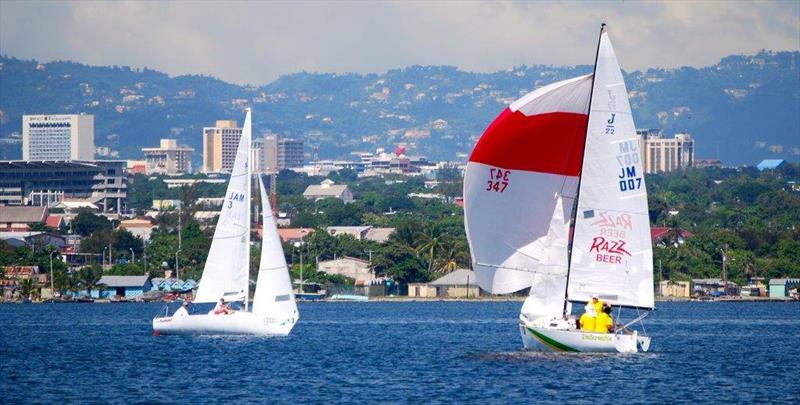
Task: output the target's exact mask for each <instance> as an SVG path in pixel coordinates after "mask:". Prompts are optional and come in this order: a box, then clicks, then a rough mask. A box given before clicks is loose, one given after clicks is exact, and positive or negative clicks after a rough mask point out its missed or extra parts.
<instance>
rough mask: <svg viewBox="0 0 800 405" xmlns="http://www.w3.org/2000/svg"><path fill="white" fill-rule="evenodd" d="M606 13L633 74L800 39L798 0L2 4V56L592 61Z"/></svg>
mask: <svg viewBox="0 0 800 405" xmlns="http://www.w3.org/2000/svg"><path fill="white" fill-rule="evenodd" d="M603 21H604V22H607V23H609V25H610V27H611V35H612V38H613V40H614V45H615V48H616V50H617V54H618V56H619V58H620V62H621V64H622V66H623V68H625V69H626V70H635V69H646V68H648V67H679V66H684V65H690V66H705V65H709V64H713V63H715V62H717V61H718V60H719V59H720V58H721V57H723V56H726V55H729V54H738V53H754V52H757V51H758V50H760V49H773V50H798V49H800V2H795V1H769V2H739V1H737V2H725V1H707V2H702V1H692V2H689V1H685V2H684V1H670V2H630V1H629V2H625V1H604V2H594V1H587V2H563V3H561V2H559V3H556V2H495V1H472V2H450V1H447V2H428V1H402V2H391V1H388V2H360V1H359V2H333V1H324V2H313V1H300V2H285V3H284V2H214V1H205V2H116V1H115V2H101V1H80V2H66V1H62V2H53V1H47V2H35V1H34V2H30V1H29V2H12V1H0V52H2V53H4V54H7V55H11V56H15V57H19V58H34V59H37V60H40V61H51V60H74V61H78V62H82V63H88V64H97V65H131V66H137V67H144V66H147V67H150V68H154V69H158V70H162V71H165V72H168V73H170V74H172V75H177V74H185V73H202V74H211V75H214V76H217V77H220V78H222V79H223V80H226V81H230V82H235V83H254V84H263V83H267V82H269V81H272V80H274V79H276V78H277V77H278V76H280V75H282V74H287V73H292V72H296V71H300V70H306V71H323V72H350V71H355V72H379V71H384V70H387V69H391V68H397V67H403V66H408V65H413V64H423V65H424V64H446V65H454V66H458V67H459V68H461V69H465V70H470V71H495V70H500V69H507V68H510V67H512V66H516V65H521V64H529V65H530V64H540V63H543V64H557V65H562V64H568V65H573V64H591V63H592V61H593V56H594V48H595V46H596V40H597V31H598V29H599V23H600V22H603Z"/></svg>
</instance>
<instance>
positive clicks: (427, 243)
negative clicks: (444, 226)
mask: <svg viewBox="0 0 800 405" xmlns="http://www.w3.org/2000/svg"><path fill="white" fill-rule="evenodd" d="M442 236H443V235H442V230H441V229H440V228H439V227H438V226H437V225H436V224H429V225H428V226H427V227H425V230H423V231H422V232H420V233H418V234H417V247H416V249H414V251H415V252H416V253H417V256H419V255H420V254H421V253H422V252H424V251H427V252H428V273H429V274H432V273H433V262H434V260H435V258H436V249H437V248H438V247H439V243H440V242H441V240H442Z"/></svg>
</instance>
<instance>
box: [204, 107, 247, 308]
mask: <svg viewBox="0 0 800 405" xmlns="http://www.w3.org/2000/svg"><path fill="white" fill-rule="evenodd" d="M251 131H252V130H251V122H250V112H249V111H248V113H247V116H246V117H245V120H244V126H243V127H242V137H241V138H240V139H239V146H238V148H237V149H236V159H235V161H234V163H233V169H232V170H231V178H230V181H229V182H228V189H227V190H226V191H225V200H224V204H223V206H222V210H221V211H220V213H219V219H218V220H217V227H216V229H215V231H214V239H212V241H211V249H210V250H209V251H208V258H207V259H206V264H205V267H204V268H203V277H202V278H201V280H200V286H199V287H198V289H197V295H196V296H195V299H194V301H195V302H217V301H218V300H219V299H220V298H224V299H225V300H226V301H244V302H247V295H248V290H249V268H250V186H251V176H250V139H251V137H252V132H251Z"/></svg>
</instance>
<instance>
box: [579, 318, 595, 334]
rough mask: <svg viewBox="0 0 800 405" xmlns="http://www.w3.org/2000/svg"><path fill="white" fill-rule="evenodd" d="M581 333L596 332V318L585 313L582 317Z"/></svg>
mask: <svg viewBox="0 0 800 405" xmlns="http://www.w3.org/2000/svg"><path fill="white" fill-rule="evenodd" d="M580 322H581V331H583V332H593V331H594V324H595V317H593V316H589V314H586V313H584V314H583V315H581V319H580Z"/></svg>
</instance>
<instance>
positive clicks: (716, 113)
mask: <svg viewBox="0 0 800 405" xmlns="http://www.w3.org/2000/svg"><path fill="white" fill-rule="evenodd" d="M798 56H800V52H774V51H761V52H759V53H757V54H755V55H732V56H728V57H725V58H723V59H722V60H720V61H719V63H717V64H715V65H712V66H707V67H702V68H693V67H683V68H679V69H648V70H646V71H634V72H627V73H625V80H626V84H627V87H628V91H629V95H630V100H631V105H632V108H633V113H634V120H635V122H636V124H637V127H639V128H662V129H663V130H664V134H665V135H667V136H672V135H673V134H675V133H677V132H688V133H690V134H691V135H692V136H693V137H694V138H695V141H696V146H695V151H696V152H695V156H696V157H697V158H719V159H721V160H722V161H723V162H724V163H726V164H755V163H757V162H758V161H760V160H761V159H765V158H784V159H789V160H791V161H798V159H800V72H799V71H798ZM589 72H591V66H585V65H583V66H581V65H579V66H549V65H532V66H519V67H515V68H512V69H508V70H504V71H499V72H493V73H473V72H465V71H462V70H459V69H458V68H456V67H452V66H410V67H406V68H403V69H396V70H389V71H387V72H384V73H373V74H356V73H347V74H330V73H309V72H299V73H294V74H290V75H286V76H283V77H280V78H279V79H278V80H276V81H274V82H272V83H269V84H266V85H262V86H255V85H236V84H231V83H226V82H223V81H221V80H219V79H216V78H214V77H210V76H201V75H184V76H176V77H170V76H168V75H167V74H165V73H161V72H158V71H155V70H152V69H147V68H144V69H134V68H130V67H125V66H108V67H100V66H87V65H83V64H79V63H74V62H67V61H58V62H51V63H39V62H37V61H33V60H20V59H16V58H13V57H10V56H0V159H19V158H21V156H22V146H21V142H20V133H21V131H22V129H21V128H22V115H23V114H44V113H48V114H75V113H86V114H93V115H94V116H95V145H96V146H99V147H100V146H105V147H108V148H109V149H110V150H114V151H117V152H118V156H119V157H120V158H126V159H139V158H141V156H142V155H141V151H140V149H141V148H142V147H152V146H157V145H158V140H159V139H160V138H176V139H178V142H179V143H180V144H184V145H188V146H191V147H194V148H195V150H196V153H195V155H196V156H195V160H196V161H199V158H200V155H201V154H202V144H201V139H202V135H201V133H202V132H201V131H202V128H203V127H207V126H213V125H214V122H215V120H218V119H234V120H238V121H239V122H240V123H241V121H242V120H243V118H244V114H243V109H244V108H246V107H252V108H253V111H254V115H253V117H254V121H253V126H254V133H255V134H256V135H258V134H265V133H276V134H279V136H286V137H292V138H298V139H304V140H305V142H306V152H307V154H308V155H309V156H308V157H309V158H314V157H319V158H322V159H332V158H350V157H351V156H350V154H351V152H355V151H374V150H375V149H376V148H380V147H383V148H386V149H387V150H392V149H394V147H396V146H405V147H406V149H407V150H408V152H407V153H408V154H411V155H424V156H427V157H428V158H429V159H433V160H464V159H465V158H466V156H467V155H468V154H469V152H470V150H471V149H472V146H473V145H474V143H475V141H476V140H477V139H478V137H480V135H481V133H482V132H483V130H484V129H485V128H486V126H487V125H489V123H491V121H492V120H493V119H494V117H495V116H497V115H498V114H499V113H500V111H502V109H503V108H505V107H506V106H507V105H508V104H509V103H511V102H512V101H514V100H515V99H516V98H518V97H520V96H521V95H524V94H525V93H527V92H529V91H531V90H533V89H534V88H536V87H539V86H542V85H545V84H548V83H551V82H554V81H557V80H562V79H566V78H569V77H574V76H577V75H581V74H586V73H589Z"/></svg>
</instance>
